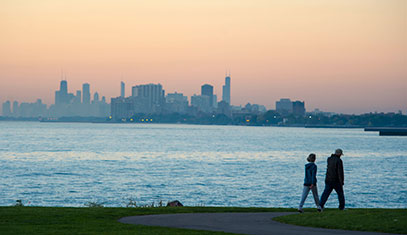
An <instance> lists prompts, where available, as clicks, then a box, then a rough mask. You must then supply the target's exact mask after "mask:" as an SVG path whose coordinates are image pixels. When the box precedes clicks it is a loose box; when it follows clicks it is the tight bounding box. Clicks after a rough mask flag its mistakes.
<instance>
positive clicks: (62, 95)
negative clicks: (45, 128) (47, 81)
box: [55, 80, 70, 104]
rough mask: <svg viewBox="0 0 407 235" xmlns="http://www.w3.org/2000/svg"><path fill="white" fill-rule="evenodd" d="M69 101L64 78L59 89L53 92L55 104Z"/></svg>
mask: <svg viewBox="0 0 407 235" xmlns="http://www.w3.org/2000/svg"><path fill="white" fill-rule="evenodd" d="M69 101H70V100H69V96H68V82H67V81H66V80H61V83H60V85H59V91H56V92H55V104H66V103H69Z"/></svg>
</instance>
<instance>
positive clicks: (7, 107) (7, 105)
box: [2, 100, 11, 117]
mask: <svg viewBox="0 0 407 235" xmlns="http://www.w3.org/2000/svg"><path fill="white" fill-rule="evenodd" d="M2 110H3V117H10V116H11V103H10V101H9V100H7V101H6V102H4V103H3V109H2Z"/></svg>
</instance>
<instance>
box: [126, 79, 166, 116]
mask: <svg viewBox="0 0 407 235" xmlns="http://www.w3.org/2000/svg"><path fill="white" fill-rule="evenodd" d="M131 96H132V97H133V98H134V99H135V101H136V105H135V109H136V111H138V112H139V113H159V112H161V110H162V107H163V105H164V103H165V91H164V90H163V88H162V86H161V84H146V85H138V86H133V87H132V89H131Z"/></svg>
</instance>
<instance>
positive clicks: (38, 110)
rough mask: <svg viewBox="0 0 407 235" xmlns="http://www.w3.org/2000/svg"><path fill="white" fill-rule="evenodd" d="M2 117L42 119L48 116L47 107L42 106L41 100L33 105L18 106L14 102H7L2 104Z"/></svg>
mask: <svg viewBox="0 0 407 235" xmlns="http://www.w3.org/2000/svg"><path fill="white" fill-rule="evenodd" d="M2 108H3V109H2V110H3V116H4V117H16V118H17V117H22V118H30V117H44V116H46V115H47V114H48V109H47V105H46V104H43V103H42V101H41V99H38V100H37V101H36V102H35V103H26V102H23V103H21V104H19V103H18V102H17V101H14V102H13V103H12V104H11V102H10V101H9V100H7V101H6V102H4V103H3V107H2Z"/></svg>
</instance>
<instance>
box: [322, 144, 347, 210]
mask: <svg viewBox="0 0 407 235" xmlns="http://www.w3.org/2000/svg"><path fill="white" fill-rule="evenodd" d="M342 155H343V152H342V149H337V150H335V154H332V155H331V156H330V157H329V158H328V166H327V168H326V177H325V189H324V192H323V193H322V196H321V200H320V206H321V208H322V209H323V208H324V205H325V203H326V201H327V200H328V197H329V195H330V194H331V192H332V190H334V189H335V191H336V193H337V194H338V200H339V210H343V209H345V196H344V193H343V184H344V174H343V163H342V159H341V156H342Z"/></svg>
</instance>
